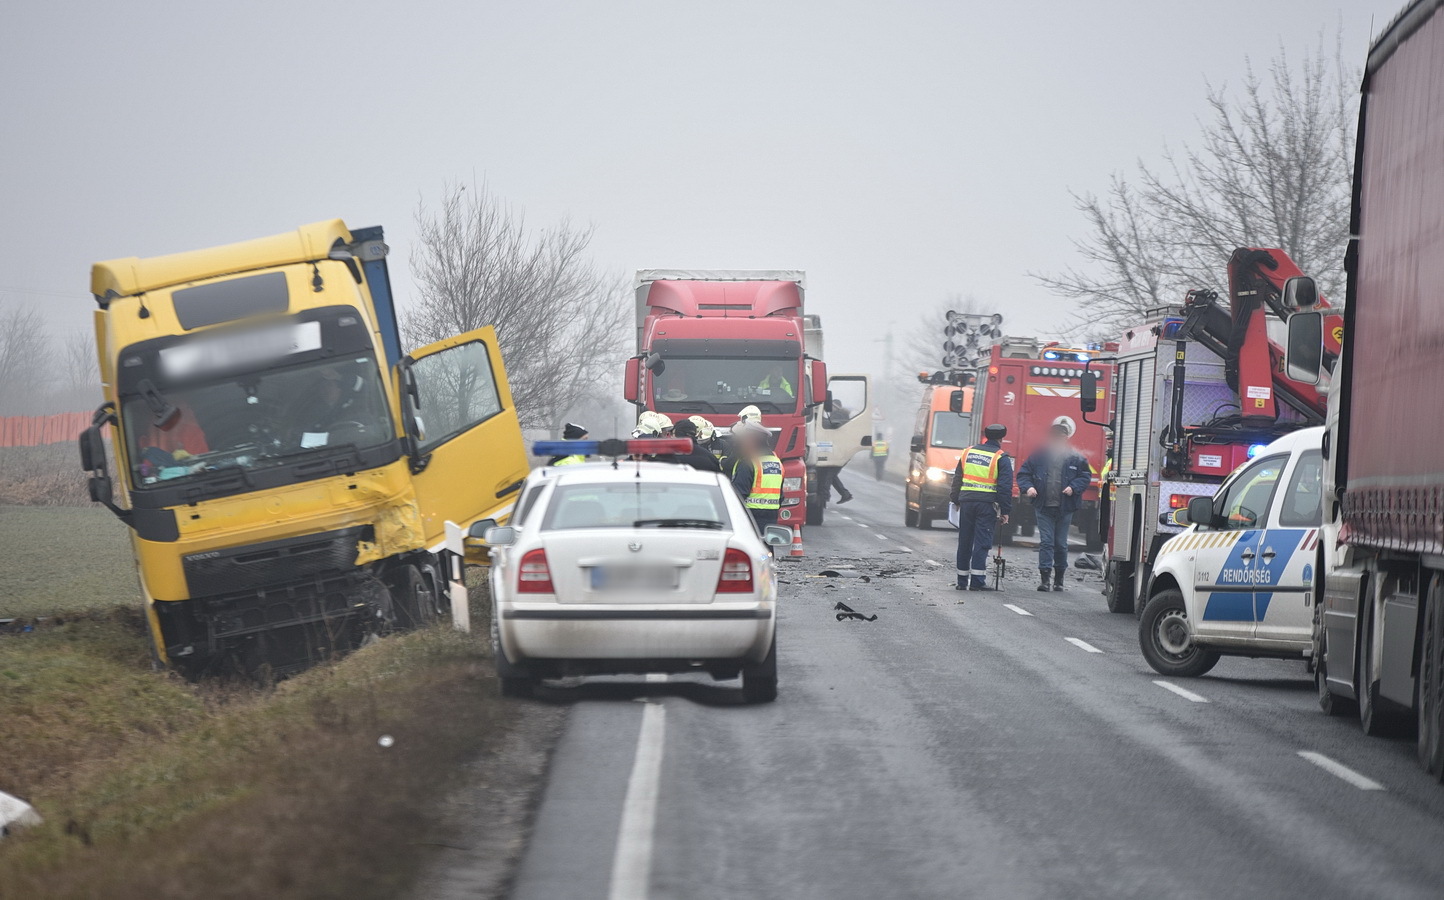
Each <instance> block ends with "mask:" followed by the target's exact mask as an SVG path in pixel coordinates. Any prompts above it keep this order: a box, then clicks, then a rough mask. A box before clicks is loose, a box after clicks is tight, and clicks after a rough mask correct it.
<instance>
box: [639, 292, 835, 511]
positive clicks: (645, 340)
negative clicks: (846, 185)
mask: <svg viewBox="0 0 1444 900" xmlns="http://www.w3.org/2000/svg"><path fill="white" fill-rule="evenodd" d="M804 289H805V279H804V277H803V274H802V273H801V272H793V271H674V270H644V271H641V272H638V273H637V285H636V296H637V355H636V356H634V357H633V358H632V359H630V360H628V361H627V371H626V377H625V379H624V393H625V395H626V398H627V399H628V400H629V401H631V402H633V403H635V404H637V406H638V407H639V409H650V410H655V411H657V412H660V413H664V414H666V415H667V416H669V417H671V418H672V419H673V420H674V421H676V420H677V419H682V418H686V417H687V416H691V415H700V416H703V417H704V418H706V419H708V420H709V421H711V422H712V423H713V424H714V425H716V426H717V427H718V428H719V429H721V430H725V429H727V428H729V427H730V426H731V425H733V424H734V423H735V422H736V421H737V416H738V413H740V412H741V411H742V409H743V408H745V407H748V406H755V407H757V408H758V409H759V410H760V411H761V413H762V424H763V425H765V426H766V427H767V428H768V429H769V430H770V431H771V432H772V434H773V442H774V448H775V451H776V453H777V455H778V457H779V458H781V460H782V473H783V480H782V508H781V510H780V512H779V514H778V518H779V524H782V525H789V526H792V527H794V528H800V527H801V526H802V524H803V519H804V516H805V509H806V506H805V504H806V498H807V462H808V458H809V455H810V448H809V445H808V442H807V427H806V426H807V420H808V417H809V416H810V415H811V413H812V411H813V409H814V408H815V407H816V406H818V405H821V404H823V403H824V402H825V401H826V397H825V396H818V395H816V394H814V391H813V387H812V386H813V385H819V386H823V385H826V384H827V371H826V368H825V366H824V365H823V363H822V361H821V360H814V359H810V358H809V357H808V356H807V354H806V351H805V347H804V330H803V320H802V311H803V293H804ZM825 390H826V389H825V387H823V388H821V391H825Z"/></svg>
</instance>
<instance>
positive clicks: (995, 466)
mask: <svg viewBox="0 0 1444 900" xmlns="http://www.w3.org/2000/svg"><path fill="white" fill-rule="evenodd" d="M1007 434H1008V429H1007V428H1005V427H1004V426H1002V425H989V426H988V427H987V428H984V429H983V437H984V438H986V440H984V441H983V442H982V443H981V444H975V445H973V446H972V447H969V448H968V449H966V450H964V451H963V455H962V456H960V457H958V468H957V471H955V472H953V490H952V493H951V494H950V495H949V499H950V500H952V502H953V503H956V504H957V506H958V573H957V579H958V580H957V583H956V584H955V585H954V587H956V588H957V589H958V590H960V591H990V590H992V588H990V587H988V550H989V549H990V548H992V546H993V529H994V528H996V527H997V524H998V523H999V522H1000V521H1001V522H1002V524H1004V525H1006V524H1008V513H1010V512H1012V510H1013V458H1012V457H1011V456H1009V455H1008V454H1006V453H1004V452H1003V438H1004V437H1005V436H1006V435H1007ZM999 515H1001V516H1002V518H1001V519H1000V518H999Z"/></svg>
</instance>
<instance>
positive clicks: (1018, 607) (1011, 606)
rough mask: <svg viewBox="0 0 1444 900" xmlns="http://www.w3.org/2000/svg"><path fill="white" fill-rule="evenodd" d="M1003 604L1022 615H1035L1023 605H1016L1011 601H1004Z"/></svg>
mask: <svg viewBox="0 0 1444 900" xmlns="http://www.w3.org/2000/svg"><path fill="white" fill-rule="evenodd" d="M1003 606H1005V607H1007V608H1008V609H1011V610H1012V611H1013V612H1015V613H1017V614H1018V615H1020V616H1031V615H1033V614H1032V613H1030V612H1028V611H1027V610H1026V609H1024V608H1023V607H1021V606H1014V605H1013V604H1011V603H1004V604H1003Z"/></svg>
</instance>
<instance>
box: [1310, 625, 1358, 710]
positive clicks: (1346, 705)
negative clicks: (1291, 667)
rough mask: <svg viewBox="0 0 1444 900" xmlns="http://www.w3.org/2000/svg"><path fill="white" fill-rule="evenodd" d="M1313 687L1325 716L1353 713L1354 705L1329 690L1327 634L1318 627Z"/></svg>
mask: <svg viewBox="0 0 1444 900" xmlns="http://www.w3.org/2000/svg"><path fill="white" fill-rule="evenodd" d="M1314 687H1315V688H1317V689H1318V692H1319V709H1321V710H1323V711H1324V715H1326V716H1343V715H1347V714H1349V713H1351V712H1355V710H1354V708H1353V706H1354V704H1353V703H1352V702H1351V701H1349V700H1347V699H1345V698H1343V697H1340V696H1339V695H1338V694H1335V693H1334V692H1333V691H1331V690H1329V633H1328V632H1327V631H1325V630H1323V627H1322V625H1320V630H1319V638H1318V640H1317V641H1316V642H1315V645H1314Z"/></svg>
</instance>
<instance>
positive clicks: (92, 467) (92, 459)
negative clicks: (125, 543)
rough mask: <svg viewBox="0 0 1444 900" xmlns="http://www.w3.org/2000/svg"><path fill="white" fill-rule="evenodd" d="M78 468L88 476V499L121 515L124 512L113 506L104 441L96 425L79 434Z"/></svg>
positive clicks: (112, 492) (113, 489)
mask: <svg viewBox="0 0 1444 900" xmlns="http://www.w3.org/2000/svg"><path fill="white" fill-rule="evenodd" d="M80 467H81V468H82V469H84V470H85V471H86V472H87V473H88V474H89V476H90V477H89V478H87V479H86V488H87V490H88V491H89V493H90V499H91V500H92V501H94V502H96V503H99V504H100V505H102V506H104V507H106V508H107V509H109V510H110V511H111V512H113V513H115V514H116V515H121V514H122V513H123V512H124V511H123V510H121V509H119V508H118V507H116V505H115V487H114V485H113V484H112V483H111V480H110V474H109V472H108V471H107V467H106V462H105V439H104V438H102V437H101V436H100V425H98V424H96V425H91V426H90V427H89V428H87V429H85V430H84V431H82V432H81V433H80Z"/></svg>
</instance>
